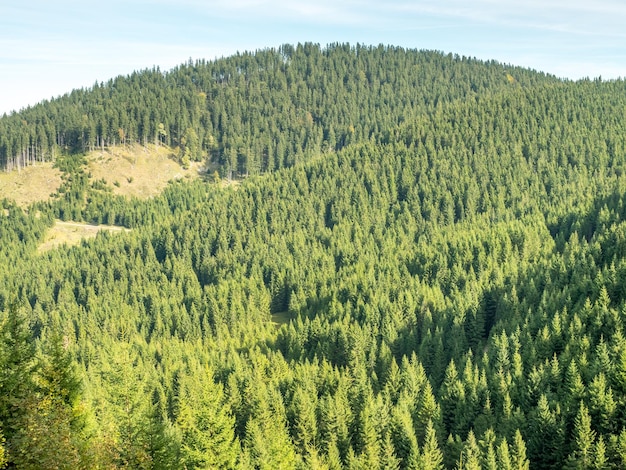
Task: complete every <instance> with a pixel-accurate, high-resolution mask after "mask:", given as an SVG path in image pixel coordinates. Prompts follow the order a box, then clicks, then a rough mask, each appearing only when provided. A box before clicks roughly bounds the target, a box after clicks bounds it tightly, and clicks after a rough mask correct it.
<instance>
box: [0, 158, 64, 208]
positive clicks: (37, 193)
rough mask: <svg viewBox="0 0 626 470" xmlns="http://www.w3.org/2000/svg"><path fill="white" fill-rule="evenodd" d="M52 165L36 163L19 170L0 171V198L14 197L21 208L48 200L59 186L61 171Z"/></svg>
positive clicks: (49, 163) (50, 163)
mask: <svg viewBox="0 0 626 470" xmlns="http://www.w3.org/2000/svg"><path fill="white" fill-rule="evenodd" d="M52 165H53V164H52V162H45V163H37V164H36V165H33V166H29V167H26V168H22V169H21V170H20V171H17V170H13V171H10V172H0V198H4V197H6V198H10V199H14V200H15V202H16V203H17V205H18V206H20V207H23V208H25V207H28V206H29V205H30V204H32V203H33V202H37V201H46V200H48V199H49V198H50V195H51V194H52V193H54V192H56V190H57V189H59V186H61V172H60V171H59V169H58V168H53V166H52Z"/></svg>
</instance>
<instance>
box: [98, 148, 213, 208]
mask: <svg viewBox="0 0 626 470" xmlns="http://www.w3.org/2000/svg"><path fill="white" fill-rule="evenodd" d="M87 162H88V170H87V171H88V172H89V173H90V174H91V177H92V180H104V181H105V182H106V185H107V186H109V187H110V188H111V189H112V190H113V192H114V193H115V194H118V195H121V196H135V197H138V198H141V199H145V198H149V197H154V196H156V195H158V194H159V193H161V191H163V189H164V188H165V187H166V186H167V183H168V182H169V181H171V180H175V179H181V178H188V179H191V178H199V177H200V176H203V175H204V168H203V167H202V164H201V163H197V162H193V163H192V164H191V165H190V167H189V169H187V170H186V169H184V168H183V167H182V166H181V165H180V164H179V163H178V162H177V161H176V160H175V159H174V153H173V151H172V149H171V148H169V147H165V146H158V147H157V146H156V145H148V146H145V147H144V146H141V145H130V146H123V147H122V146H120V147H114V148H111V149H105V150H104V151H100V150H96V151H94V152H90V153H89V154H88V155H87Z"/></svg>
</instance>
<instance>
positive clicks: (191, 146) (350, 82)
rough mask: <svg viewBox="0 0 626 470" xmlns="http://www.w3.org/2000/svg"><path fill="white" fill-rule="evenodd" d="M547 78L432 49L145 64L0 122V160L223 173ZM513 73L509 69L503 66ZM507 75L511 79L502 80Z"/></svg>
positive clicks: (314, 48)
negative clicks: (142, 147) (168, 157)
mask: <svg viewBox="0 0 626 470" xmlns="http://www.w3.org/2000/svg"><path fill="white" fill-rule="evenodd" d="M506 71H509V72H510V73H511V74H513V76H515V79H514V80H517V84H522V85H529V84H532V83H534V82H536V81H539V80H547V77H543V76H540V75H538V74H536V73H531V72H529V71H528V70H525V69H521V68H513V67H505V66H503V65H501V64H497V63H495V62H493V63H483V62H479V61H477V60H474V59H470V58H465V57H462V58H461V57H458V56H452V54H450V55H443V54H441V53H438V52H427V51H416V50H404V49H402V48H397V47H384V46H379V47H366V46H360V45H357V46H356V47H351V46H349V45H347V44H334V45H330V46H328V47H326V48H320V47H319V46H318V45H314V44H303V45H298V46H296V47H294V46H291V45H284V46H281V47H280V48H278V49H266V50H261V51H257V52H255V53H241V54H237V55H235V56H232V57H228V58H222V59H218V60H214V61H205V60H198V61H196V62H192V61H190V62H189V63H187V64H185V65H181V66H180V67H177V68H175V69H173V70H170V71H168V72H162V71H160V70H159V69H157V68H155V69H151V70H144V71H141V72H136V73H133V74H132V75H130V76H126V77H123V76H120V77H117V78H115V79H111V80H109V81H108V82H107V83H96V84H94V85H93V86H92V87H91V88H89V89H81V90H74V91H73V92H71V93H69V94H67V95H65V96H63V97H60V98H57V99H53V100H51V101H49V102H43V103H41V104H39V105H36V106H33V107H30V108H27V109H24V110H21V111H20V112H18V113H13V114H11V115H9V116H4V117H3V118H1V119H0V167H1V168H4V169H13V168H20V167H22V166H24V165H29V164H31V163H33V162H37V161H43V160H53V159H55V158H56V156H57V155H59V154H61V153H67V152H70V153H76V152H83V151H85V150H93V149H95V148H104V147H108V146H112V145H125V144H128V143H140V144H146V143H149V142H150V143H156V144H161V143H163V144H167V145H170V146H173V147H179V149H180V150H179V153H180V157H181V160H183V161H187V160H202V159H205V158H208V159H210V160H212V161H215V162H218V163H220V164H221V165H222V168H223V172H224V174H228V175H229V176H232V175H234V174H238V175H248V174H256V173H259V172H266V171H273V170H275V169H279V168H282V167H285V166H291V165H293V164H294V163H296V162H298V161H303V160H305V159H308V158H310V157H311V156H314V155H317V154H319V153H320V152H321V151H327V150H334V149H339V148H342V147H344V146H346V145H348V144H349V143H351V142H357V141H361V140H368V139H370V138H372V139H375V140H377V139H381V138H383V137H384V136H385V135H386V133H388V132H389V131H390V130H391V129H393V127H394V126H395V125H397V124H398V123H400V122H402V121H404V120H406V119H409V118H410V117H411V116H414V115H415V114H416V113H420V112H422V111H424V110H426V109H432V108H434V107H436V106H437V105H438V104H441V103H444V102H449V101H452V100H454V99H459V98H467V97H469V96H473V95H476V94H482V93H487V92H491V91H493V90H498V89H502V88H505V87H507V86H509V85H511V84H510V83H509V81H508V80H507V76H506V73H507V72H506ZM508 76H509V77H511V78H512V77H513V76H512V75H510V74H509V75H508ZM512 79H513V78H512Z"/></svg>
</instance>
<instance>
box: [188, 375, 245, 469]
mask: <svg viewBox="0 0 626 470" xmlns="http://www.w3.org/2000/svg"><path fill="white" fill-rule="evenodd" d="M178 407H179V408H178V417H177V419H176V425H177V426H178V428H179V429H180V432H181V461H182V463H183V466H184V467H185V468H235V463H236V459H237V455H238V453H239V443H238V441H237V440H236V439H235V434H234V427H235V420H234V418H233V417H232V416H231V415H230V410H229V409H228V407H227V405H226V403H225V400H224V393H223V389H222V387H221V385H219V384H216V383H215V382H214V381H213V377H212V375H211V373H210V372H207V371H198V372H197V373H196V374H194V376H193V377H191V376H187V377H185V378H183V379H182V381H181V386H180V391H179V397H178Z"/></svg>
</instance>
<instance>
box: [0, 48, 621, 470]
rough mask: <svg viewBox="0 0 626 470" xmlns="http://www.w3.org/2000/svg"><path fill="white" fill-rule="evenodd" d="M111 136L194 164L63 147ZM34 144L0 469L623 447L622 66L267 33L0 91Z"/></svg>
mask: <svg viewBox="0 0 626 470" xmlns="http://www.w3.org/2000/svg"><path fill="white" fill-rule="evenodd" d="M130 145H135V146H138V147H141V146H148V145H150V146H166V147H168V148H171V149H172V154H173V155H174V156H175V158H176V159H177V161H178V162H179V164H180V165H181V166H183V167H184V166H188V165H189V164H190V163H193V162H203V163H206V165H207V167H210V168H211V170H210V172H207V175H206V176H205V177H204V178H199V179H194V180H184V179H183V180H178V181H172V182H171V183H170V184H169V185H168V186H167V188H166V189H165V190H164V191H163V192H162V193H161V194H160V195H158V196H156V197H153V198H147V199H141V198H136V197H125V196H120V195H117V194H115V193H114V192H113V191H111V190H110V188H108V187H106V186H105V185H104V184H102V182H101V181H98V180H95V179H94V178H92V177H91V175H90V172H89V169H88V168H87V165H86V157H85V155H86V154H87V152H93V151H103V150H104V149H109V148H113V147H116V146H130ZM41 162H54V165H55V167H56V168H58V170H59V171H60V172H61V174H62V184H61V187H60V188H59V189H58V191H57V192H56V193H55V194H54V195H53V197H51V198H49V199H48V200H46V201H40V202H34V203H32V204H31V205H30V206H28V207H21V206H19V205H18V204H16V203H15V202H14V200H13V199H12V198H11V195H10V194H2V195H0V197H1V198H2V199H0V205H1V206H2V207H1V208H0V241H1V242H2V243H1V244H0V468H10V469H13V468H15V469H118V468H128V469H155V470H157V469H262V470H275V469H286V470H290V469H295V470H300V469H326V470H337V469H367V470H374V469H385V470H396V469H413V470H418V469H420V470H421V469H424V470H427V469H428V470H434V469H441V470H443V469H459V470H470V469H472V470H474V469H485V470H487V469H489V470H491V469H493V470H495V469H498V470H501V469H502V470H508V469H511V470H513V469H515V470H522V469H621V468H626V82H624V81H623V80H611V81H602V80H600V79H591V80H590V79H583V80H579V81H569V80H564V79H559V78H557V77H554V76H551V75H548V74H545V73H542V72H538V71H535V70H530V69H525V68H520V67H515V66H512V65H508V64H501V63H498V62H495V61H488V62H486V61H479V60H477V59H473V58H468V57H460V56H457V55H453V54H443V53H440V52H436V51H423V50H412V49H403V48H400V47H391V46H376V47H371V46H363V45H348V44H331V45H328V46H325V47H320V46H319V45H316V44H310V43H307V44H298V45H283V46H281V47H279V48H273V49H272V48H270V49H263V50H258V51H256V52H246V53H239V54H236V55H233V56H230V57H225V58H221V59H215V60H211V61H203V60H198V61H195V62H194V61H191V60H190V61H189V62H188V63H185V64H182V65H180V66H178V67H176V68H174V69H172V70H169V71H161V70H159V69H158V68H153V69H148V70H143V71H138V72H136V73H134V74H132V75H129V76H120V77H117V78H113V79H111V80H109V81H108V82H106V83H95V84H94V85H93V86H92V87H90V88H88V89H77V90H73V91H71V92H69V93H68V94H66V95H64V96H61V97H58V98H55V99H52V100H50V101H44V102H41V103H39V104H38V105H36V106H32V107H28V108H26V109H22V110H21V111H19V112H14V113H11V114H8V115H6V114H5V115H4V116H3V117H0V167H1V168H2V170H3V171H9V172H10V171H19V170H23V169H24V168H26V167H29V166H31V165H40V164H41ZM224 182H231V183H233V184H228V185H227V184H223V183H224ZM57 220H62V221H75V222H86V223H90V224H107V225H117V226H122V227H125V228H127V229H129V230H126V231H120V232H118V233H107V232H102V233H99V234H98V236H96V237H95V238H93V239H89V240H83V241H82V242H81V243H79V244H78V245H76V246H69V245H63V246H60V247H58V248H55V249H52V250H48V251H45V252H42V251H40V250H38V246H39V245H40V243H41V241H42V240H43V238H44V236H45V235H46V233H47V232H48V231H49V230H50V229H51V227H52V226H53V225H54V223H55V221H57Z"/></svg>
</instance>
